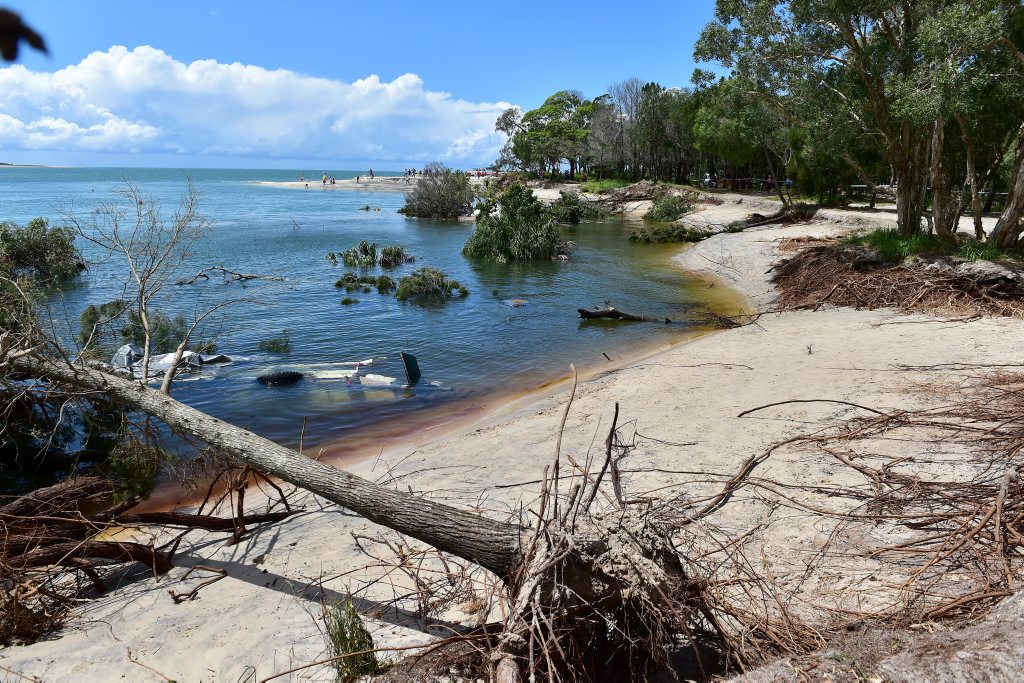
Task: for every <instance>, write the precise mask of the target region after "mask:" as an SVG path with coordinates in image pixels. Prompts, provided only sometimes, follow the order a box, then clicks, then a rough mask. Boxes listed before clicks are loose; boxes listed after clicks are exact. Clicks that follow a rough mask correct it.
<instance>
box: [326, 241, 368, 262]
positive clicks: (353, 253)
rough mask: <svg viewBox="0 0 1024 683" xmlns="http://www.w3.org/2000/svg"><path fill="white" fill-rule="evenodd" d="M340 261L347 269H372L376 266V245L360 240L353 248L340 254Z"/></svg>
mask: <svg viewBox="0 0 1024 683" xmlns="http://www.w3.org/2000/svg"><path fill="white" fill-rule="evenodd" d="M328 258H330V256H328ZM341 261H342V263H344V264H345V265H346V266H348V267H349V268H372V267H373V266H375V265H377V243H376V242H373V243H370V242H367V241H366V240H360V242H359V244H358V245H356V246H355V247H352V248H351V249H346V250H345V251H343V252H341Z"/></svg>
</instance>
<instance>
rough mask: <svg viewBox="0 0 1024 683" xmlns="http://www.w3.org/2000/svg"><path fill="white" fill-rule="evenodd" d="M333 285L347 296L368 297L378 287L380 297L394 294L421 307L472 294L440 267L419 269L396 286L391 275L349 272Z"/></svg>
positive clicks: (349, 299) (351, 300)
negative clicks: (362, 295) (357, 293)
mask: <svg viewBox="0 0 1024 683" xmlns="http://www.w3.org/2000/svg"><path fill="white" fill-rule="evenodd" d="M334 286H335V287H337V288H338V289H344V290H345V293H346V294H353V293H355V292H362V293H363V294H369V293H370V292H371V291H373V288H374V287H376V289H377V293H378V294H381V295H388V294H391V293H394V295H395V298H396V299H398V300H399V301H411V302H413V303H420V304H424V303H436V302H440V301H448V300H450V299H458V298H462V297H464V296H468V295H469V290H468V289H467V288H466V287H465V286H464V285H463V284H462V283H460V282H458V281H457V280H452V279H450V278H449V277H448V275H447V274H445V273H444V272H443V271H440V270H438V269H437V268H429V267H426V268H420V269H419V270H416V271H414V272H412V273H410V274H409V275H406V276H404V277H402V278H401V279H399V281H398V282H397V283H396V282H395V280H394V279H392V278H391V277H390V276H388V275H360V274H358V273H354V272H352V271H351V270H349V271H346V272H345V273H344V274H343V275H342V276H341V277H340V278H338V281H337V282H335V283H334ZM357 303H359V299H354V298H352V297H350V296H346V297H345V298H344V299H342V300H341V304H342V305H343V306H349V305H352V304H357Z"/></svg>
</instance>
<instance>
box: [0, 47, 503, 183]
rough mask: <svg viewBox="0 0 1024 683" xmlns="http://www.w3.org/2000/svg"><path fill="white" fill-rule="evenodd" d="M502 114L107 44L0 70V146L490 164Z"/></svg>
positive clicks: (429, 95) (405, 85) (387, 88)
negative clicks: (39, 67) (54, 62)
mask: <svg viewBox="0 0 1024 683" xmlns="http://www.w3.org/2000/svg"><path fill="white" fill-rule="evenodd" d="M509 106H510V105H509V104H508V103H507V102H467V101H465V100H462V99H457V98H454V97H452V96H451V95H450V94H449V93H445V92H436V91H431V90H428V89H427V88H426V85H425V84H424V82H423V81H422V79H420V77H419V76H417V75H415V74H405V75H403V76H399V77H398V78H396V79H394V80H393V81H391V82H385V81H381V79H380V78H379V77H377V76H368V77H366V78H363V79H360V80H357V81H355V82H354V83H344V82H341V81H337V80H331V79H326V78H314V77H311V76H304V75H302V74H298V73H295V72H293V71H288V70H284V69H277V70H270V69H265V68H263V67H259V66H252V65H246V64H239V63H237V62H236V63H233V64H222V63H219V62H216V61H213V60H198V61H195V62H192V63H191V64H185V63H183V62H179V61H177V60H175V59H174V58H173V57H171V56H170V55H168V54H166V53H165V52H163V51H161V50H158V49H156V48H152V47H149V46H140V47H137V48H135V49H133V50H129V49H127V48H125V47H121V46H114V47H112V48H110V49H109V50H107V51H106V52H94V53H92V54H90V55H89V56H87V57H86V58H85V59H83V60H82V61H81V62H80V63H78V64H75V65H72V66H68V67H66V68H64V69H61V70H59V71H56V72H53V73H46V72H33V71H29V70H28V69H25V68H24V67H22V66H20V65H14V66H9V67H6V68H3V69H0V148H2V149H5V150H10V151H14V150H18V151H31V150H46V151H50V152H54V151H56V152H60V151H68V152H77V151H103V152H110V153H115V154H117V153H121V154H132V153H150V154H183V155H193V156H202V155H210V156H233V157H260V158H264V159H265V158H268V157H269V158H307V159H325V160H328V159H353V160H355V159H368V160H378V161H420V162H423V161H430V160H434V159H439V160H443V161H447V162H449V163H452V164H454V165H460V164H461V165H475V164H481V163H487V162H490V161H492V160H493V159H494V158H495V157H496V155H497V152H498V149H499V148H500V147H501V145H502V143H503V142H504V139H503V137H502V135H501V134H500V133H497V132H495V131H494V121H495V119H496V118H497V117H498V115H499V114H500V113H501V112H502V110H504V109H505V108H507V107H509Z"/></svg>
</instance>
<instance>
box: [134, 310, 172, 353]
mask: <svg viewBox="0 0 1024 683" xmlns="http://www.w3.org/2000/svg"><path fill="white" fill-rule="evenodd" d="M147 317H148V318H149V349H150V353H153V354H158V353H170V352H171V351H174V350H175V349H176V348H178V344H180V343H181V340H182V339H184V338H185V336H186V335H187V334H188V333H189V324H188V321H187V320H185V316H184V315H183V314H181V313H179V314H178V315H176V316H174V317H173V318H171V317H168V316H166V315H164V314H163V313H159V312H154V311H150V312H149V314H148V315H147ZM121 339H122V340H123V341H125V342H131V343H133V344H136V345H138V346H145V344H146V330H145V328H144V327H143V326H142V316H141V315H140V314H139V312H138V311H129V312H128V323H127V324H126V325H125V326H124V328H122V329H121Z"/></svg>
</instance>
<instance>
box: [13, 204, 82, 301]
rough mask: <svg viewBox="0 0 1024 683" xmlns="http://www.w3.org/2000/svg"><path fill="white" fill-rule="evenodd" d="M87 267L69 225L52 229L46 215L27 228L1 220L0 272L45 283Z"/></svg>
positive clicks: (69, 276)
mask: <svg viewBox="0 0 1024 683" xmlns="http://www.w3.org/2000/svg"><path fill="white" fill-rule="evenodd" d="M83 270H85V262H84V261H83V260H82V255H81V254H79V253H78V249H76V248H75V233H74V232H72V230H71V229H70V228H51V227H50V223H49V221H47V220H46V219H45V218H33V219H32V220H30V221H29V222H28V223H27V224H26V225H25V226H24V227H21V226H19V225H18V224H16V223H12V222H9V221H5V222H3V223H0V273H6V274H7V276H8V277H26V278H29V279H31V280H35V281H36V282H38V283H39V284H41V285H43V286H51V285H59V284H63V283H64V282H67V281H68V280H71V279H73V278H75V277H77V276H78V275H79V274H80V273H81V272H82V271H83Z"/></svg>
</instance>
